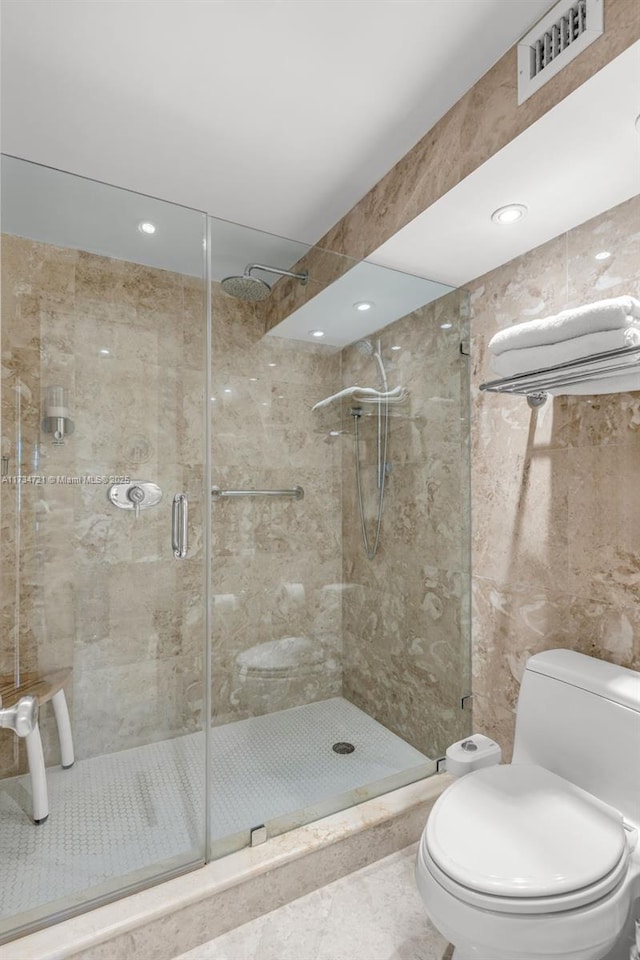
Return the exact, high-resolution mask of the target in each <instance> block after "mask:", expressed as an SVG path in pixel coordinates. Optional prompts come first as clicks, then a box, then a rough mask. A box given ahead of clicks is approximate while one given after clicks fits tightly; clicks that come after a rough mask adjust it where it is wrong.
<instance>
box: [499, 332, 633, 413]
mask: <svg viewBox="0 0 640 960" xmlns="http://www.w3.org/2000/svg"><path fill="white" fill-rule="evenodd" d="M639 362H640V346H635V347H621V348H620V349H619V350H607V351H606V352H605V353H594V354H592V355H591V356H589V357H581V358H580V360H570V361H568V362H566V363H558V364H556V365H555V366H553V367H544V368H543V369H541V370H531V371H528V372H527V373H519V374H517V375H516V376H513V377H503V378H502V379H501V380H489V381H488V382H487V383H481V384H480V389H481V390H483V391H486V392H490V393H514V394H517V395H519V396H525V397H526V398H527V403H528V404H529V406H530V407H539V406H541V405H542V404H543V403H544V402H545V400H546V399H547V396H548V391H549V390H553V389H554V388H558V387H566V386H569V385H571V384H573V383H584V382H585V381H588V380H604V379H606V378H607V377H610V376H612V375H614V374H616V373H623V372H625V371H631V370H633V368H634V367H635V365H636V364H637V363H639Z"/></svg>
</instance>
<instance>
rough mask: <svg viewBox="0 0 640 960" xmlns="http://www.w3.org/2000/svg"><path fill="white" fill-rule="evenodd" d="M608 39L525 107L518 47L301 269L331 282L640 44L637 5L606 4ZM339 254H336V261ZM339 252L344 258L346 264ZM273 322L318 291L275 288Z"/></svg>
mask: <svg viewBox="0 0 640 960" xmlns="http://www.w3.org/2000/svg"><path fill="white" fill-rule="evenodd" d="M604 22H605V33H604V34H603V35H602V36H601V37H599V38H598V39H597V40H596V41H595V42H594V43H593V44H592V45H591V46H590V47H589V48H588V49H587V50H585V51H584V52H583V53H582V54H581V55H580V56H579V57H577V58H576V59H575V60H573V61H572V62H571V63H569V64H567V66H566V67H565V68H564V69H563V70H561V71H560V73H558V74H557V75H556V76H555V77H552V78H551V79H550V80H548V81H547V83H546V84H545V85H544V86H543V87H542V88H541V89H540V90H538V91H537V92H536V93H535V94H533V95H532V96H531V97H529V99H528V100H525V102H524V103H522V104H520V105H518V98H517V66H516V50H517V45H514V46H513V47H512V48H511V49H510V50H509V51H508V52H507V53H506V54H505V55H504V56H503V57H501V59H500V60H498V62H497V63H496V64H494V65H493V67H491V69H490V70H488V71H487V73H485V75H484V76H483V77H481V78H480V80H478V82H477V83H476V84H475V85H474V86H473V87H472V88H471V89H470V90H469V91H468V92H467V93H466V94H465V95H464V96H463V97H461V98H460V100H458V102H457V103H456V104H455V105H454V106H453V107H452V108H451V109H450V110H449V111H448V112H447V113H446V114H445V115H444V117H442V119H440V120H439V121H438V122H437V123H436V124H435V126H433V127H432V128H431V130H429V131H428V132H427V133H426V134H425V135H424V136H423V137H422V139H421V140H419V141H418V143H417V144H416V145H415V146H414V147H413V148H412V149H411V150H410V151H409V152H408V153H407V154H406V155H405V156H404V157H403V158H402V159H401V160H399V161H398V163H396V164H395V166H393V167H392V168H391V170H390V171H389V172H388V173H387V174H386V175H385V176H384V177H383V178H382V179H381V180H380V181H379V182H378V183H377V184H375V186H374V187H372V188H371V190H370V191H369V192H368V193H367V194H365V196H364V197H363V198H362V199H361V200H360V201H359V202H358V203H357V204H356V205H355V206H354V207H353V208H352V209H351V210H350V211H349V212H348V213H347V214H345V216H344V217H342V219H341V220H339V221H338V223H336V224H335V226H333V227H332V228H331V230H329V231H328V233H327V234H325V236H324V237H322V239H321V240H320V241H319V242H318V244H317V247H314V248H313V249H312V250H311V251H310V252H309V253H308V254H307V255H306V256H305V257H304V258H302V260H301V261H300V263H299V264H298V266H297V268H294V269H307V270H308V271H309V273H310V274H311V276H313V277H314V278H315V279H316V280H317V281H320V282H322V281H323V280H324V279H325V278H326V279H327V280H328V281H329V282H332V281H333V280H335V279H337V276H336V274H337V275H340V274H341V273H346V272H347V271H348V270H349V269H350V268H351V266H352V265H353V263H352V262H351V261H350V260H349V259H347V258H354V259H355V261H358V260H363V259H365V258H366V257H367V256H369V255H370V254H371V253H372V252H373V251H374V250H376V249H377V248H378V247H379V246H381V245H382V244H383V243H384V242H385V241H386V240H388V239H389V238H390V237H392V236H394V234H396V233H397V232H398V231H399V230H401V229H402V228H403V227H405V226H406V225H407V224H408V223H410V222H411V221H412V220H413V219H414V218H415V217H417V216H418V215H419V214H420V213H422V212H423V211H424V210H426V209H427V208H428V207H430V206H431V205H432V204H433V203H435V202H436V201H437V200H439V199H440V197H443V196H444V195H445V194H446V193H447V192H448V191H449V190H451V189H452V188H453V187H455V186H456V184H458V183H460V181H461V180H463V179H464V178H465V177H467V176H469V174H470V173H472V172H473V171H474V170H477V169H478V167H480V166H481V165H482V164H483V163H485V162H486V161H487V160H489V159H490V157H492V156H494V155H495V154H496V153H498V151H499V150H501V149H502V148H503V147H504V146H506V145H507V144H508V143H510V141H512V140H514V139H515V138H516V137H517V136H518V135H519V134H520V133H522V132H523V131H524V130H526V129H527V128H528V127H530V126H531V124H533V123H535V121H536V120H538V119H540V117H542V116H543V115H544V114H545V113H547V112H548V111H549V110H551V109H552V108H553V107H554V106H556V105H557V104H558V103H560V101H561V100H564V98H565V97H567V96H569V94H570V93H572V92H573V91H574V90H576V89H577V88H578V87H579V86H581V84H583V83H584V82H585V81H586V80H588V79H589V78H590V77H592V76H593V75H594V74H596V73H597V72H598V71H599V70H601V69H602V68H603V67H604V66H606V64H607V63H610V62H611V61H612V60H613V59H614V58H615V57H617V56H618V54H620V53H622V52H623V51H624V50H626V49H627V48H628V47H629V46H631V44H633V43H635V42H636V41H637V40H638V38H640V7H639V6H638V4H637V3H635V2H634V0H604ZM331 252H333V256H332V255H331ZM336 254H341V255H342V256H343V257H344V259H343V260H341V259H339V258H338V257H337V256H335V255H336ZM274 293H275V294H276V299H275V300H274V302H273V304H272V305H271V307H270V311H269V314H268V316H267V324H268V326H270V327H271V326H275V325H276V323H278V322H280V320H282V319H283V318H284V317H286V316H288V315H289V314H290V313H291V312H292V311H293V310H294V309H297V308H298V307H300V306H301V305H302V304H303V303H306V301H307V300H309V299H310V298H311V297H313V296H315V294H316V289H315V287H312V286H308V287H303V286H300V285H297V286H294V287H293V288H290V287H289V286H287V287H286V288H284V287H283V288H282V297H281V300H280V285H279V284H278V285H277V286H276V288H275V290H274Z"/></svg>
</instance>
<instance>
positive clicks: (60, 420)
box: [42, 386, 73, 446]
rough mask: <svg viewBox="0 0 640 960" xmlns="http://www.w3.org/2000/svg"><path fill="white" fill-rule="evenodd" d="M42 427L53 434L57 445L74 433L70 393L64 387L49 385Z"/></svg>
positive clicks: (45, 396) (45, 398) (45, 397)
mask: <svg viewBox="0 0 640 960" xmlns="http://www.w3.org/2000/svg"><path fill="white" fill-rule="evenodd" d="M43 406H44V410H43V413H44V417H43V420H42V429H43V430H44V432H45V433H52V434H53V442H54V444H56V445H58V446H59V445H60V444H61V443H64V438H65V437H68V436H70V435H71V434H72V433H73V421H72V420H71V418H70V417H69V393H68V391H67V390H66V389H65V388H64V387H54V386H51V387H47V388H46V390H45V395H44V405H43Z"/></svg>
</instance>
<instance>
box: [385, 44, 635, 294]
mask: <svg viewBox="0 0 640 960" xmlns="http://www.w3.org/2000/svg"><path fill="white" fill-rule="evenodd" d="M639 115H640V41H638V42H637V43H635V44H633V46H631V47H629V48H628V49H627V50H626V51H625V52H624V53H622V54H620V56H618V57H617V58H616V59H615V60H613V61H612V62H611V63H609V64H608V65H607V66H606V67H605V68H604V69H603V70H600V72H599V73H597V74H596V75H595V76H593V77H592V78H591V79H590V80H588V81H587V82H586V83H583V84H582V86H580V87H578V89H577V90H575V91H574V93H572V94H571V95H570V96H568V97H566V98H565V99H564V100H562V101H561V102H560V103H559V104H558V105H557V106H556V107H554V108H553V110H550V111H549V112H548V113H546V114H545V115H544V116H543V117H541V118H540V120H538V121H537V122H536V123H534V124H533V125H532V126H531V127H529V128H528V129H527V130H525V131H524V133H522V134H520V136H519V137H517V138H516V139H515V140H512V141H511V142H510V143H509V144H507V146H506V147H504V148H503V149H502V150H500V151H499V153H497V154H495V155H494V156H493V157H491V158H490V159H489V160H488V161H487V162H486V163H484V164H483V165H482V166H481V167H479V168H478V169H477V170H475V171H474V172H473V173H472V174H471V175H470V176H468V177H467V178H466V179H465V180H462V181H461V182H460V183H459V184H457V185H456V186H455V187H454V188H453V189H452V190H450V191H449V192H448V193H447V194H445V196H444V197H442V198H441V199H440V200H438V201H437V202H436V203H434V204H433V205H432V206H431V207H429V208H428V209H427V210H425V211H424V213H422V214H420V216H418V217H416V218H415V220H413V221H412V222H411V223H409V224H407V226H406V227H404V228H403V229H402V230H400V231H399V232H398V233H397V234H396V235H395V236H394V237H392V238H391V239H390V240H388V241H387V242H386V243H385V244H383V245H382V246H381V247H379V248H378V249H377V250H376V251H375V252H374V253H372V254H371V256H370V258H369V259H370V260H371V261H373V262H375V263H379V264H384V265H385V266H388V267H395V268H396V269H400V270H407V271H409V272H410V273H416V274H418V275H419V276H425V277H437V278H438V280H440V281H442V282H443V283H450V284H452V285H453V286H462V285H464V284H465V283H467V282H468V281H469V280H472V279H473V278H474V277H479V276H481V275H482V274H484V273H486V272H488V271H489V270H492V269H493V268H494V267H497V266H499V265H500V264H502V263H505V262H506V261H508V260H511V259H513V257H516V256H518V255H519V254H521V253H525V252H526V251H527V250H532V249H533V248H534V247H537V246H539V245H540V244H542V243H545V242H546V241H547V240H551V239H552V238H553V237H557V236H559V235H560V234H561V233H564V232H565V231H566V230H570V229H571V228H572V227H575V226H576V225H577V224H579V223H584V221H585V220H589V219H590V218H591V217H595V216H596V215H597V214H599V213H602V212H603V211H604V210H609V209H610V208H611V207H614V206H616V205H617V204H619V203H622V202H623V201H624V200H628V199H629V198H630V197H633V196H635V195H636V194H638V193H640V136H639V135H638V133H639V131H638V130H637V129H636V126H635V120H636V117H638V116H639ZM508 203H521V204H524V205H525V206H527V207H528V208H529V211H528V213H527V216H526V217H525V218H524V219H523V220H521V221H518V222H517V223H514V224H510V225H508V226H506V225H497V224H495V223H493V222H492V221H491V213H492V212H493V211H494V210H496V209H497V208H498V207H501V206H504V205H505V204H508Z"/></svg>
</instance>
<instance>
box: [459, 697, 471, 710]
mask: <svg viewBox="0 0 640 960" xmlns="http://www.w3.org/2000/svg"><path fill="white" fill-rule="evenodd" d="M472 701H473V694H472V693H466V694H465V695H464V697H461V699H460V709H461V710H468V709H469V707H470V706H472Z"/></svg>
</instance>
